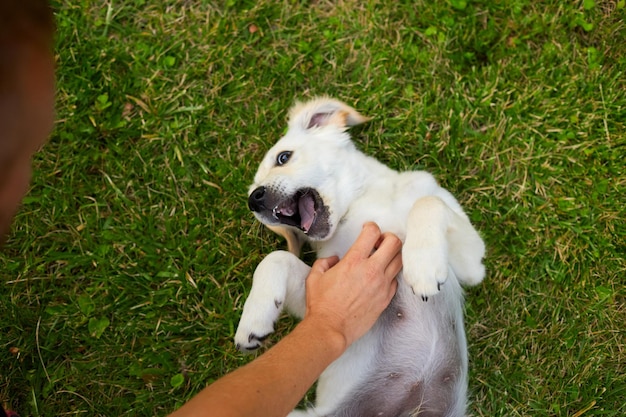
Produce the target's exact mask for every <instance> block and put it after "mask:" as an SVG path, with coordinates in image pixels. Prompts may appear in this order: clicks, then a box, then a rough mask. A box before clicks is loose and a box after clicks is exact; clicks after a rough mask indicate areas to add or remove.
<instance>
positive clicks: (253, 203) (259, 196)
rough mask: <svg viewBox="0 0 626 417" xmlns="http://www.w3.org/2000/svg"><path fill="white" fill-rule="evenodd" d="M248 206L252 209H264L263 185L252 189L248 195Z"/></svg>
mask: <svg viewBox="0 0 626 417" xmlns="http://www.w3.org/2000/svg"><path fill="white" fill-rule="evenodd" d="M248 208H249V209H250V210H252V211H257V212H258V211H261V210H263V209H265V208H266V207H265V187H259V188H257V189H256V190H254V191H252V193H251V194H250V197H248Z"/></svg>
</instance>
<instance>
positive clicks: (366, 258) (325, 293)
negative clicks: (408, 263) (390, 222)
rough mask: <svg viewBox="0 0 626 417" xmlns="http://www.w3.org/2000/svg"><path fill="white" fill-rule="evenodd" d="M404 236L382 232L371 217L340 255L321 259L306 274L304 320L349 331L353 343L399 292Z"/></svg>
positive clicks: (346, 335)
mask: <svg viewBox="0 0 626 417" xmlns="http://www.w3.org/2000/svg"><path fill="white" fill-rule="evenodd" d="M401 249H402V242H401V241H400V240H399V239H398V238H397V237H396V236H394V235H392V234H391V233H384V234H381V231H380V229H379V228H378V226H377V225H376V224H375V223H366V224H365V225H364V226H363V230H362V231H361V234H360V235H359V237H358V238H357V240H356V241H355V243H354V245H352V247H351V248H350V250H349V251H348V252H347V253H346V255H345V256H344V258H343V259H342V260H341V261H339V258H337V257H336V256H334V257H331V258H323V259H318V260H317V261H316V262H315V263H314V264H313V267H312V268H311V272H310V273H309V276H308V278H307V280H306V304H307V309H306V314H305V318H304V320H307V319H308V320H309V321H311V320H317V321H318V322H319V325H320V326H324V327H325V328H327V329H329V330H331V331H332V332H336V333H338V334H339V335H341V336H342V337H343V341H344V343H345V345H344V346H343V348H344V349H345V348H347V347H348V346H350V345H351V344H352V343H353V342H354V341H355V340H357V339H358V338H359V337H361V336H363V335H364V334H365V333H366V332H367V331H368V330H369V329H370V328H371V327H372V326H373V325H374V323H375V322H376V320H377V319H378V317H379V316H380V314H381V313H382V312H383V310H384V309H385V308H386V307H387V306H388V305H389V302H390V301H391V299H392V298H393V296H394V294H395V292H396V288H397V285H398V283H397V281H396V279H395V276H396V275H397V274H398V272H400V269H401V268H402V254H401Z"/></svg>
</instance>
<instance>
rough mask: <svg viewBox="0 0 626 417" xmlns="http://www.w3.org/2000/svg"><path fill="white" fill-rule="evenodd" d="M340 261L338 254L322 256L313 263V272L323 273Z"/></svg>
mask: <svg viewBox="0 0 626 417" xmlns="http://www.w3.org/2000/svg"><path fill="white" fill-rule="evenodd" d="M337 262H339V257H338V256H331V257H330V258H320V259H318V260H316V261H315V262H314V263H313V266H312V267H311V272H315V273H316V274H323V273H324V272H326V271H328V270H329V269H330V268H332V267H333V266H335V265H337Z"/></svg>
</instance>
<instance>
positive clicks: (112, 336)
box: [0, 0, 626, 417]
mask: <svg viewBox="0 0 626 417" xmlns="http://www.w3.org/2000/svg"><path fill="white" fill-rule="evenodd" d="M53 6H54V8H55V11H56V17H57V25H58V36H57V41H56V59H57V63H58V72H57V74H58V77H57V78H58V94H57V100H58V105H57V113H58V114H57V124H56V128H55V130H54V132H53V134H52V137H51V139H50V141H49V143H48V144H47V145H46V146H45V147H44V148H43V149H42V150H41V151H40V152H39V153H38V154H37V155H36V157H35V161H34V167H35V170H36V174H35V176H34V179H33V183H32V188H31V190H30V193H29V195H28V197H27V198H26V199H25V200H24V204H23V207H22V209H21V211H20V212H19V214H18V216H17V218H16V221H15V223H14V227H13V230H12V233H11V235H10V237H9V239H8V242H7V244H6V246H5V247H4V250H3V252H2V254H0V271H2V272H0V300H2V301H1V303H0V349H1V351H0V352H1V354H0V402H2V404H4V405H5V406H7V407H8V408H12V409H14V410H16V411H19V412H20V414H21V415H22V416H23V417H24V416H60V415H87V416H152V415H165V414H166V413H167V412H169V411H172V410H173V409H174V408H175V407H177V406H179V405H180V404H182V403H183V402H184V401H185V400H187V399H189V398H191V396H193V395H194V394H195V393H197V392H198V391H199V390H200V389H201V388H202V387H204V386H205V385H207V384H208V383H210V382H211V381H213V380H215V379H217V378H219V377H220V376H221V375H224V373H226V372H228V371H229V370H232V369H235V368H237V367H238V366H240V365H242V364H244V363H246V362H247V361H249V360H250V359H251V357H250V356H244V355H242V354H241V353H239V352H238V351H237V350H236V349H235V346H234V343H233V336H234V332H235V329H236V326H237V323H238V320H239V317H240V314H241V310H242V307H243V301H244V300H245V297H246V295H247V293H248V291H249V288H250V284H251V276H252V272H253V270H254V268H255V265H256V264H257V263H258V262H259V261H260V260H261V259H262V258H263V256H264V255H265V254H267V253H269V252H270V251H272V250H274V249H275V248H282V247H284V242H282V241H281V240H280V238H278V237H276V236H275V235H273V234H271V233H270V232H269V231H267V230H265V229H263V228H262V227H261V226H260V225H259V223H258V222H256V221H255V220H254V217H253V216H252V214H251V213H250V212H249V211H248V209H247V204H246V192H247V187H248V184H250V183H251V182H252V178H253V175H254V172H255V170H256V165H257V164H258V162H259V161H260V160H261V158H262V156H263V153H264V151H265V150H267V149H268V148H269V147H270V146H271V144H272V143H273V142H274V141H275V140H276V139H277V138H278V137H280V135H281V133H282V132H284V129H285V120H286V115H287V110H288V108H289V107H290V105H291V104H292V103H293V102H294V100H296V99H307V98H310V97H313V96H315V95H322V94H326V95H331V96H333V97H337V98H339V99H342V100H344V101H346V102H347V103H349V104H350V105H352V106H353V107H355V108H356V109H358V110H359V111H360V112H361V113H362V114H364V115H368V116H372V117H373V119H372V120H371V121H370V122H369V123H368V124H366V125H364V126H360V127H358V128H355V129H353V131H352V134H353V138H354V140H355V142H356V144H357V146H358V147H359V148H360V149H362V150H363V151H364V152H365V153H367V154H369V155H372V156H375V157H376V158H378V159H379V160H381V161H383V162H384V163H386V164H388V165H389V166H391V167H393V168H395V169H399V170H409V169H410V170H415V169H420V170H422V169H423V170H428V171H430V172H431V173H433V174H434V175H435V176H436V177H437V178H438V180H439V181H440V183H441V184H442V185H443V186H445V187H446V188H448V189H449V190H450V191H452V192H453V193H454V194H455V195H456V196H457V198H458V199H459V201H460V202H461V203H462V204H463V206H464V207H465V209H466V211H467V213H468V215H469V216H470V218H471V219H472V222H473V223H474V224H475V225H476V227H477V228H478V229H479V230H480V232H481V234H482V236H483V237H484V239H485V241H486V244H487V247H488V254H487V258H486V260H485V262H486V265H487V267H488V274H487V277H486V279H485V281H484V283H483V284H482V285H480V286H478V287H476V288H472V289H469V290H468V291H467V313H466V328H467V333H468V343H469V350H470V398H471V404H470V406H469V410H470V412H471V414H472V415H474V416H571V417H579V416H622V415H625V414H626V289H625V286H624V283H625V278H624V277H625V276H626V262H625V260H624V255H625V254H626V209H625V207H626V198H625V195H626V169H625V166H626V164H625V162H624V161H625V160H626V74H625V72H626V47H625V45H626V24H625V22H624V19H625V18H626V6H625V1H624V0H617V1H616V0H596V1H595V2H594V0H584V1H579V2H578V1H574V2H564V1H544V2H535V1H530V0H518V1H514V2H505V1H499V0H493V1H465V0H447V1H439V2H433V1H415V2H398V1H391V0H386V1H382V0H380V1H376V0H373V1H362V2H359V1H338V2H331V1H325V0H320V1H313V2H299V1H291V0H290V1H286V0H283V1H269V0H260V1H234V0H226V1H219V2H206V1H200V0H188V1H175V0H171V1H164V0H154V1H150V0H124V1H122V0H117V1H115V0H105V1H95V0H56V1H54V2H53ZM290 325H292V323H291V322H290V321H289V320H285V321H284V324H283V325H281V329H280V332H279V333H283V334H284V332H286V331H288V327H289V326H290ZM277 337H278V336H277ZM274 340H276V339H274Z"/></svg>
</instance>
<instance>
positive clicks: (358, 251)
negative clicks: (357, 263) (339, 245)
mask: <svg viewBox="0 0 626 417" xmlns="http://www.w3.org/2000/svg"><path fill="white" fill-rule="evenodd" d="M379 238H380V228H379V227H378V225H377V224H376V223H372V222H368V223H365V224H364V225H363V229H362V230H361V234H359V237H357V239H356V241H355V242H354V244H353V245H352V246H351V247H350V249H349V250H348V252H347V253H346V257H351V256H355V257H357V258H358V259H366V258H368V257H369V256H370V254H371V253H372V250H374V248H375V246H376V243H377V242H378V239H379Z"/></svg>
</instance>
